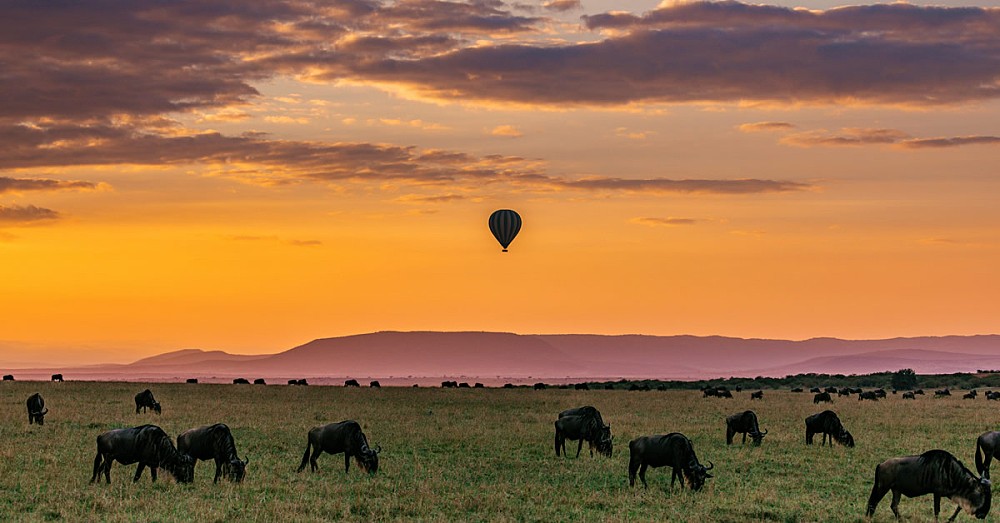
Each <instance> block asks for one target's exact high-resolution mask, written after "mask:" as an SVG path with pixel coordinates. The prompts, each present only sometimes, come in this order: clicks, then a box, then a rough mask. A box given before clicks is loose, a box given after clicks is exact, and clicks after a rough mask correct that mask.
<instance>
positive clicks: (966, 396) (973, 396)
mask: <svg viewBox="0 0 1000 523" xmlns="http://www.w3.org/2000/svg"><path fill="white" fill-rule="evenodd" d="M962 399H963V400H974V399H976V391H972V392H966V393H965V394H962Z"/></svg>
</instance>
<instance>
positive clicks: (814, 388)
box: [809, 387, 823, 393]
mask: <svg viewBox="0 0 1000 523" xmlns="http://www.w3.org/2000/svg"><path fill="white" fill-rule="evenodd" d="M809 392H812V393H819V392H823V391H821V390H819V387H813V388H811V389H809Z"/></svg>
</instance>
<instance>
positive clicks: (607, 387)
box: [604, 383, 615, 390]
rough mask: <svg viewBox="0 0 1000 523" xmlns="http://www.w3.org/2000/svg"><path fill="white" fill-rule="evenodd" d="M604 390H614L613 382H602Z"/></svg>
mask: <svg viewBox="0 0 1000 523" xmlns="http://www.w3.org/2000/svg"><path fill="white" fill-rule="evenodd" d="M604 390H615V384H614V383H605V384H604Z"/></svg>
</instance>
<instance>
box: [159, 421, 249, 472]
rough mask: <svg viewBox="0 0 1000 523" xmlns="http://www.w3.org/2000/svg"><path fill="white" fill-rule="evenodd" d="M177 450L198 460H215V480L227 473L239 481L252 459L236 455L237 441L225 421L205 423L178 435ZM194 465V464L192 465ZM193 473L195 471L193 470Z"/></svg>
mask: <svg viewBox="0 0 1000 523" xmlns="http://www.w3.org/2000/svg"><path fill="white" fill-rule="evenodd" d="M177 450H178V451H180V452H183V453H185V454H188V455H190V456H191V457H192V458H194V459H195V464H197V460H199V459H200V460H210V459H214V460H215V480H214V481H213V483H218V482H219V477H220V476H222V474H225V475H226V477H227V478H229V481H232V482H234V483H239V482H241V481H243V477H244V476H245V475H246V473H247V463H249V462H250V459H249V458H248V459H246V460H241V459H240V458H239V456H237V455H236V442H235V441H233V434H232V432H230V431H229V427H227V426H226V425H225V424H223V423H216V424H215V425H205V426H204V427H198V428H196V429H190V430H187V431H185V432H183V433H181V435H180V436H177ZM192 467H193V465H192ZM192 474H194V472H193V471H192Z"/></svg>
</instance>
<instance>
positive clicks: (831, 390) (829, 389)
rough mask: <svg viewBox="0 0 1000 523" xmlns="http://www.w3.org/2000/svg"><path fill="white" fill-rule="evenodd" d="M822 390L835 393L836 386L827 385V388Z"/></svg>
mask: <svg viewBox="0 0 1000 523" xmlns="http://www.w3.org/2000/svg"><path fill="white" fill-rule="evenodd" d="M823 392H829V393H830V394H836V393H837V387H827V388H825V389H823Z"/></svg>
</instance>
